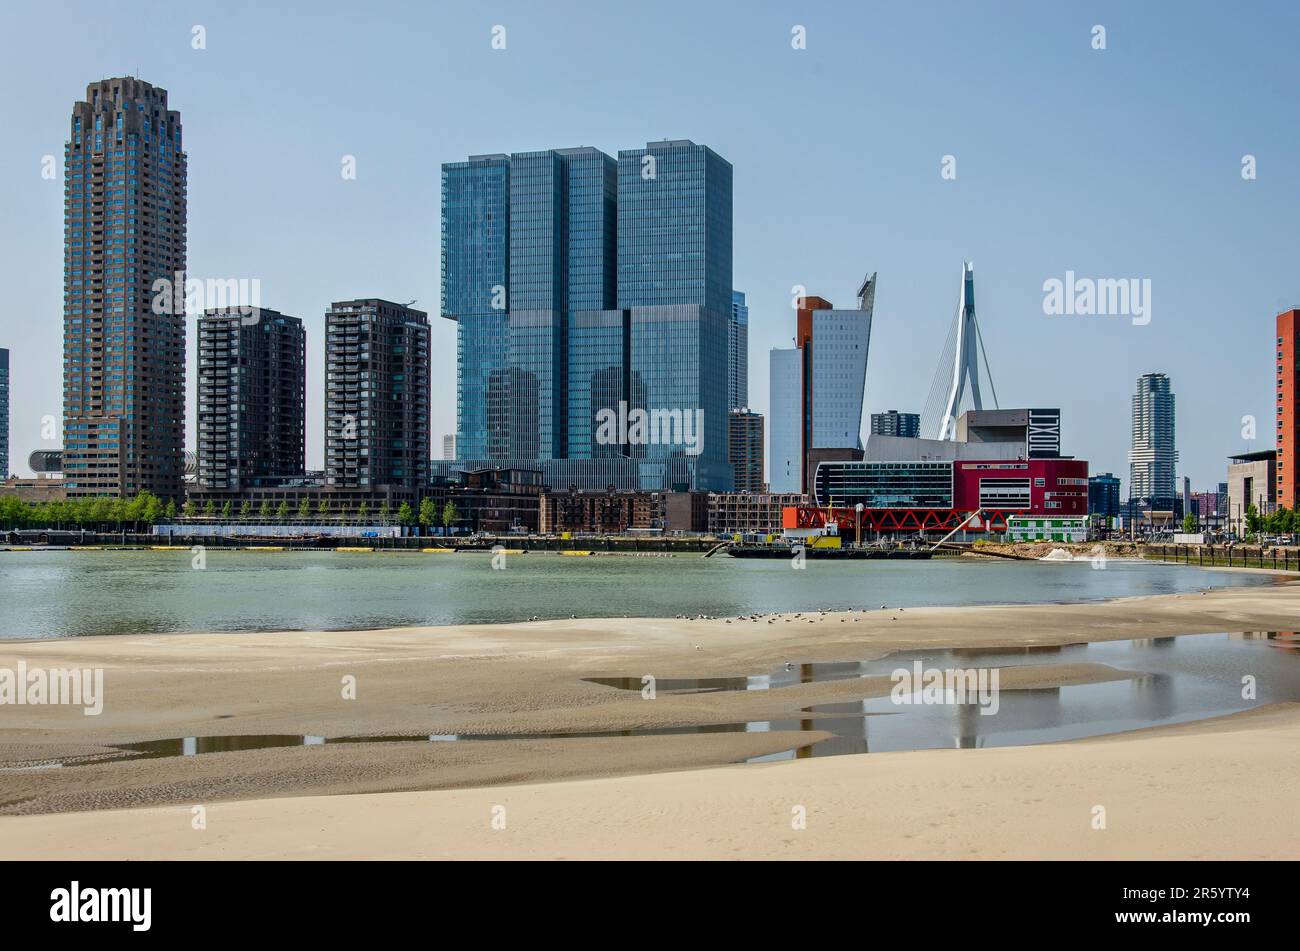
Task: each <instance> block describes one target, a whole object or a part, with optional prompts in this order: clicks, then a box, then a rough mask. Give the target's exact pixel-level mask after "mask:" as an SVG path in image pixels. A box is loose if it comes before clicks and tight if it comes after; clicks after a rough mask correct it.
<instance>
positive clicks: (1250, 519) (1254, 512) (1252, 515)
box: [1246, 502, 1260, 535]
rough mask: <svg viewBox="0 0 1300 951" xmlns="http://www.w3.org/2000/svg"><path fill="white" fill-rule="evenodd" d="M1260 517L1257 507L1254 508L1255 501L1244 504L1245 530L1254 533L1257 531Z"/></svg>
mask: <svg viewBox="0 0 1300 951" xmlns="http://www.w3.org/2000/svg"><path fill="white" fill-rule="evenodd" d="M1259 526H1260V518H1259V509H1257V508H1255V503H1254V502H1251V503H1250V504H1249V505H1247V506H1246V531H1247V532H1249V533H1250V534H1251V535H1254V534H1255V533H1256V532H1258V531H1259Z"/></svg>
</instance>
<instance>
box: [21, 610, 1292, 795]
mask: <svg viewBox="0 0 1300 951" xmlns="http://www.w3.org/2000/svg"><path fill="white" fill-rule="evenodd" d="M1271 648H1281V649H1277V650H1275V649H1271ZM917 661H919V662H920V663H921V664H922V666H923V667H924V668H925V669H933V668H937V669H940V670H947V669H952V668H967V669H970V668H992V667H1000V668H1007V667H1016V666H1020V667H1033V666H1040V665H1054V664H1078V663H1092V664H1105V665H1108V666H1110V667H1114V668H1116V669H1118V670H1122V671H1132V672H1135V673H1138V674H1139V675H1140V676H1137V677H1134V678H1131V679H1125V680H1121V681H1111V682H1107V683H1098V684H1078V685H1072V686H1063V687H1041V688H1033V689H1027V690H1003V691H1000V692H999V694H998V704H997V710H996V712H995V713H987V714H986V713H985V712H983V710H984V709H986V708H981V707H980V706H979V705H978V704H975V703H966V704H960V703H943V704H921V703H917V704H906V705H905V704H896V703H894V702H893V700H892V699H891V698H890V697H888V696H885V697H877V698H873V699H868V700H855V701H850V702H840V703H826V704H818V705H815V706H810V707H806V708H804V709H803V710H802V714H803V716H800V717H786V718H782V719H774V720H753V721H748V722H737V723H721V724H705V725H697V726H678V727H659V728H654V729H640V730H593V731H584V732H569V733H508V734H482V733H476V734H465V733H462V734H432V735H424V736H406V735H397V736H345V737H331V738H326V737H322V736H309V735H306V736H305V735H296V734H286V735H253V736H238V735H233V736H202V737H179V738H175V739H166V740H148V741H145V742H140V743H127V744H114V745H113V748H114V749H116V750H120V751H121V752H120V753H117V754H110V755H108V756H105V757H101V758H98V759H93V760H88V759H80V760H75V761H73V760H69V761H62V762H60V761H50V762H45V763H39V764H34V765H30V766H21V767H9V768H6V769H0V772H15V771H23V770H35V769H49V768H59V767H63V766H83V765H94V764H95V763H111V762H121V761H124V760H136V759H156V758H165V757H176V756H197V755H202V754H206V753H231V752H239V751H242V750H255V749H274V748H278V747H292V746H322V745H327V744H337V743H445V742H467V741H474V742H483V741H492V740H547V739H552V740H564V739H587V738H598V737H638V736H685V735H692V734H700V733H745V732H748V733H765V732H776V731H787V730H805V731H806V730H822V731H825V732H828V733H830V734H831V736H830V737H829V738H827V739H823V740H821V741H819V742H816V743H812V744H809V745H805V746H800V747H798V748H795V749H789V750H785V751H783V752H779V753H773V754H769V755H766V756H760V757H755V758H752V759H751V760H750V762H758V761H766V760H775V759H790V758H797V757H800V758H801V757H806V756H816V757H821V756H837V755H842V754H845V753H869V752H893V751H899V750H917V749H943V748H969V747H986V746H1017V745H1024V744H1030V743H1048V742H1054V741H1059V740H1073V739H1082V738H1085V737H1090V736H1101V735H1104V734H1108V733H1118V732H1123V731H1127V730H1135V729H1139V728H1142V727H1149V726H1159V725H1164V724H1171V723H1181V722H1186V721H1191V720H1199V719H1204V718H1207V717H1214V716H1221V715H1224V714H1229V713H1236V712H1240V711H1242V710H1248V709H1251V708H1252V707H1256V706H1259V705H1261V704H1266V703H1278V702H1283V701H1300V636H1297V633H1296V632H1248V633H1244V634H1189V635H1182V636H1179V637H1160V638H1150V639H1143V640H1128V641H1105V642H1096V643H1092V644H1070V645H1064V646H1060V647H1031V648H1017V649H985V648H955V649H951V650H927V651H907V652H902V653H897V654H893V655H890V656H888V657H884V658H880V659H879V660H872V661H863V662H861V663H833V664H792V665H789V666H787V667H783V668H781V669H780V670H777V671H775V672H773V673H770V674H763V675H759V676H752V677H722V678H701V679H685V678H679V679H670V678H660V679H658V680H657V681H656V683H655V686H656V690H657V691H661V692H664V693H683V694H690V693H699V692H718V691H731V690H734V691H739V690H769V689H780V688H782V687H788V686H791V685H794V684H798V683H823V682H829V681H835V680H845V679H851V678H854V677H870V676H889V675H890V674H891V673H892V672H893V671H895V670H897V669H899V668H909V669H910V668H912V666H913V664H914V663H915V662H917ZM1248 676H1249V677H1253V678H1254V684H1255V692H1254V696H1252V697H1250V698H1249V699H1247V698H1244V697H1243V696H1242V694H1243V678H1244V677H1248ZM588 679H589V680H590V681H591V682H593V683H598V684H602V685H604V686H607V687H614V688H617V689H621V690H634V691H640V690H641V689H642V684H641V680H640V678H634V677H617V678H611V677H600V678H588Z"/></svg>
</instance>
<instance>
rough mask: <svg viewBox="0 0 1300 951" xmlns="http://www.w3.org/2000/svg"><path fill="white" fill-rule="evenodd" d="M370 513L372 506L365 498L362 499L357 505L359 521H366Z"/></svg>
mask: <svg viewBox="0 0 1300 951" xmlns="http://www.w3.org/2000/svg"><path fill="white" fill-rule="evenodd" d="M369 515H370V506H369V505H367V504H366V500H365V499H362V500H361V504H360V505H358V506H357V521H358V522H364V521H365V520H366V518H367V517H368V516H369Z"/></svg>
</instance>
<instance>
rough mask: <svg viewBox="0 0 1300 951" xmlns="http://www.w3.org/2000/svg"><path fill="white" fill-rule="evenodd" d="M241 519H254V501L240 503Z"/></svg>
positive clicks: (245, 500)
mask: <svg viewBox="0 0 1300 951" xmlns="http://www.w3.org/2000/svg"><path fill="white" fill-rule="evenodd" d="M239 517H240V518H241V519H250V518H252V517H253V500H252V499H244V501H242V502H240V503H239Z"/></svg>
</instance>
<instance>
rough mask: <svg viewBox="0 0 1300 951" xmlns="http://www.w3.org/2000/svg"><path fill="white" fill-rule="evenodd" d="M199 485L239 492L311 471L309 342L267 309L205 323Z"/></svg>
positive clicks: (219, 315) (234, 312)
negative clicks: (308, 460) (308, 451)
mask: <svg viewBox="0 0 1300 951" xmlns="http://www.w3.org/2000/svg"><path fill="white" fill-rule="evenodd" d="M198 337H199V364H198V366H199V370H198V474H197V475H198V484H199V485H200V486H202V487H203V488H205V489H212V490H229V491H236V492H237V491H239V490H241V489H244V488H248V487H253V486H260V485H266V484H269V483H270V482H272V481H274V480H277V479H285V478H288V477H294V476H299V477H301V476H302V475H303V474H304V470H305V469H306V451H305V446H306V435H307V404H306V392H307V341H306V333H305V331H304V330H303V326H302V321H301V320H299V319H298V318H297V317H290V316H287V315H286V314H281V313H279V312H277V311H274V310H269V309H267V308H258V309H257V310H254V311H252V312H249V311H248V310H246V309H244V308H241V307H228V308H218V309H210V310H207V311H205V312H204V314H203V316H202V317H201V318H199V325H198Z"/></svg>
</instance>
